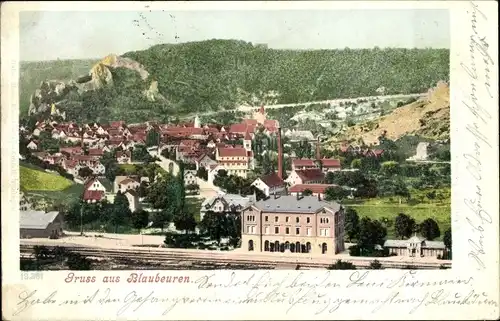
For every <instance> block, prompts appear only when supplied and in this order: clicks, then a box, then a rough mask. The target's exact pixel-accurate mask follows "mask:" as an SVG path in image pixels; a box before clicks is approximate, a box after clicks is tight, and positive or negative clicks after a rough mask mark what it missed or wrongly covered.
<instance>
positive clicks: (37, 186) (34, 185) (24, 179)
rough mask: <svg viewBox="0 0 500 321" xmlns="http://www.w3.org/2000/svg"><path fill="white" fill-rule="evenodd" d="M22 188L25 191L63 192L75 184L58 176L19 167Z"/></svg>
mask: <svg viewBox="0 0 500 321" xmlns="http://www.w3.org/2000/svg"><path fill="white" fill-rule="evenodd" d="M19 170H20V185H21V186H20V187H21V190H23V191H63V190H65V189H67V188H69V187H71V186H72V185H73V184H74V183H73V182H72V181H70V180H69V179H67V178H64V177H62V176H59V175H58V174H53V173H48V172H45V171H43V170H41V169H40V170H38V169H34V168H29V167H26V166H23V165H21V166H19Z"/></svg>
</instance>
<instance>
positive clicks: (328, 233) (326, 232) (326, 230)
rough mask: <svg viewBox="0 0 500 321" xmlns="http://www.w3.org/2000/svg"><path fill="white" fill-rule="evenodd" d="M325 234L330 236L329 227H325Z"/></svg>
mask: <svg viewBox="0 0 500 321" xmlns="http://www.w3.org/2000/svg"><path fill="white" fill-rule="evenodd" d="M325 236H330V229H329V228H325Z"/></svg>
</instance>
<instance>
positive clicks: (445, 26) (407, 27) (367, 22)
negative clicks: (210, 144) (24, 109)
mask: <svg viewBox="0 0 500 321" xmlns="http://www.w3.org/2000/svg"><path fill="white" fill-rule="evenodd" d="M134 20H135V21H134ZM449 26H450V21H449V13H448V11H447V10H434V9H432V10H431V9H419V10H404V9H400V10H385V9H384V10H366V9H365V10H308V11H304V10H301V11H249V10H246V11H177V12H161V11H160V12H154V11H153V12H149V11H144V12H139V11H116V12H112V11H101V12H82V11H73V12H63V11H44V12H43V11H42V12H21V14H20V26H19V36H20V59H21V60H22V61H44V60H55V59H83V58H102V57H104V56H106V55H108V54H110V53H115V54H118V55H119V54H123V53H125V52H128V51H133V50H142V49H147V48H148V47H150V46H152V45H156V44H160V43H182V42H190V41H200V40H206V39H237V40H244V41H247V42H252V43H254V44H255V43H262V44H267V45H268V47H269V48H276V49H335V48H345V47H349V48H352V49H354V48H373V47H375V46H377V47H379V48H385V47H400V48H415V47H416V48H425V47H431V48H449V47H450V43H449V42H450V27H449Z"/></svg>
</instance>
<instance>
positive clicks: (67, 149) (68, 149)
mask: <svg viewBox="0 0 500 321" xmlns="http://www.w3.org/2000/svg"><path fill="white" fill-rule="evenodd" d="M59 151H60V152H61V153H68V154H81V153H83V150H82V147H81V146H75V147H61V148H59Z"/></svg>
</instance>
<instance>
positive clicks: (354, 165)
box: [351, 158, 361, 168]
mask: <svg viewBox="0 0 500 321" xmlns="http://www.w3.org/2000/svg"><path fill="white" fill-rule="evenodd" d="M351 168H361V159H359V158H356V159H353V160H352V162H351Z"/></svg>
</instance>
